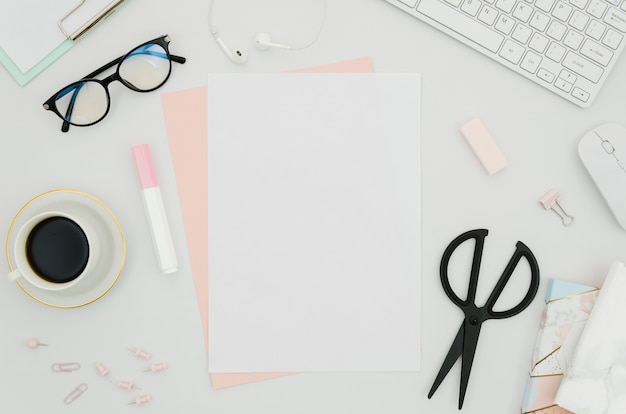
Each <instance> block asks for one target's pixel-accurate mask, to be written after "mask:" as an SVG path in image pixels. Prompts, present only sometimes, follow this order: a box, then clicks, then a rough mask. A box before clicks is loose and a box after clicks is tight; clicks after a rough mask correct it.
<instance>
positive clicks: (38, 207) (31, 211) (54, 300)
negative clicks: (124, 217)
mask: <svg viewBox="0 0 626 414" xmlns="http://www.w3.org/2000/svg"><path fill="white" fill-rule="evenodd" d="M51 210H57V211H65V212H68V213H71V212H73V211H80V213H81V215H84V216H85V217H87V219H88V220H89V221H90V223H89V224H90V225H91V226H93V228H94V230H95V232H96V233H98V235H99V236H100V237H101V245H102V246H103V248H101V253H100V260H99V262H98V263H99V265H98V267H97V268H96V269H95V271H96V272H97V273H98V274H97V275H94V276H95V277H90V280H93V282H90V283H89V284H88V285H87V284H83V283H80V284H77V285H75V286H72V287H69V288H68V289H65V290H63V291H61V292H53V291H48V290H44V289H41V288H38V287H36V286H34V285H32V284H31V283H29V282H27V281H25V280H20V281H17V282H15V283H17V284H18V285H19V286H20V288H22V290H23V291H24V292H25V293H26V294H27V295H28V296H30V297H31V298H33V299H35V300H36V301H38V302H41V303H43V304H44V305H48V306H52V307H55V308H76V307H79V306H84V305H88V304H90V303H92V302H95V301H96V300H98V299H100V298H101V297H102V296H104V295H105V294H106V293H107V292H108V291H109V290H110V289H111V288H112V287H113V285H114V284H115V282H117V279H118V278H119V276H120V273H121V272H122V268H123V267H124V261H125V259H126V242H125V240H124V233H123V232H122V228H121V226H120V224H119V222H118V221H117V219H116V218H115V216H114V215H113V213H112V212H111V210H109V208H108V207H107V206H106V205H105V204H104V203H103V202H102V201H100V200H98V199H97V198H96V197H94V196H92V195H90V194H87V193H84V192H82V191H78V190H65V189H63V190H52V191H48V192H46V193H43V194H40V195H38V196H37V197H35V198H33V199H32V200H30V201H29V202H28V203H26V204H25V205H24V206H23V207H22V208H21V209H20V211H19V212H18V213H17V215H16V216H15V218H14V219H13V221H12V222H11V226H10V227H9V233H8V235H7V244H6V257H7V262H8V264H9V270H13V264H12V259H13V260H14V258H13V257H12V256H13V253H12V252H13V244H14V243H15V233H16V232H17V229H19V228H20V227H21V226H22V224H24V223H25V222H26V221H27V220H28V219H29V218H30V217H32V216H34V215H36V214H38V213H42V212H44V211H51ZM14 229H15V231H14Z"/></svg>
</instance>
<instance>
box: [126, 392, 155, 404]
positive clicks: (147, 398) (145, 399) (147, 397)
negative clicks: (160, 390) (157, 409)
mask: <svg viewBox="0 0 626 414" xmlns="http://www.w3.org/2000/svg"><path fill="white" fill-rule="evenodd" d="M151 400H152V396H151V395H150V394H147V395H140V396H139V397H136V398H135V401H133V402H130V403H128V405H133V404H137V405H141V404H145V403H147V402H149V401H151Z"/></svg>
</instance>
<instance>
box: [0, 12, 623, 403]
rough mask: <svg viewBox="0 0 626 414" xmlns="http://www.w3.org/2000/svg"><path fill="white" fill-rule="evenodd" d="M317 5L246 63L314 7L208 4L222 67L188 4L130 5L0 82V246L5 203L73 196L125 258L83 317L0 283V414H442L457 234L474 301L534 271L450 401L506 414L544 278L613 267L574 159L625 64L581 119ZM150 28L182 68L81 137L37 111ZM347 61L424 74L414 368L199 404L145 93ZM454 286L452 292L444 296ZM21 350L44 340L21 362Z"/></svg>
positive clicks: (618, 244) (521, 373)
mask: <svg viewBox="0 0 626 414" xmlns="http://www.w3.org/2000/svg"><path fill="white" fill-rule="evenodd" d="M328 3H329V4H328V14H327V18H326V21H325V24H324V27H323V30H322V32H321V34H320V37H319V40H318V41H317V42H316V43H315V44H314V45H313V46H311V47H310V48H308V49H306V50H302V51H282V50H270V51H267V52H260V51H257V50H255V49H254V47H253V46H252V39H253V38H254V36H255V35H256V33H257V32H259V31H268V32H270V33H271V34H272V36H273V38H274V40H275V41H277V42H282V43H287V44H290V45H293V46H298V45H300V44H306V43H308V42H309V40H310V39H311V36H312V35H313V34H314V33H315V31H316V30H317V26H318V24H319V21H320V18H321V10H322V7H321V2H320V1H315V0H267V1H263V2H260V1H251V0H224V1H219V0H218V1H217V2H216V4H215V16H214V17H215V23H216V25H219V27H220V29H221V34H222V37H223V38H224V40H225V41H226V42H227V43H228V44H229V45H230V46H231V47H233V48H235V47H238V48H241V49H243V50H244V51H246V52H247V53H248V56H249V61H248V63H247V64H246V65H245V66H235V65H234V64H232V63H231V62H230V61H228V60H227V59H226V58H225V57H224V55H223V54H222V53H221V51H220V50H219V49H218V47H217V45H216V43H215V42H214V41H213V39H212V38H211V35H210V32H209V29H208V23H207V11H208V3H207V2H206V1H198V0H179V1H176V2H174V1H163V0H150V1H149V0H129V1H128V2H127V4H126V5H124V6H123V8H122V9H121V10H120V11H119V12H118V13H116V14H115V15H113V16H112V17H110V18H109V20H108V21H107V22H106V23H104V24H103V25H101V26H100V27H98V28H97V29H96V30H95V31H93V32H92V33H90V34H89V35H88V36H87V37H85V38H83V39H82V40H81V41H80V42H79V43H78V44H77V45H76V46H75V47H74V48H73V49H71V50H70V51H69V52H68V53H67V54H66V55H64V56H63V57H62V58H61V59H60V60H59V61H57V62H55V63H54V64H53V65H52V66H51V67H50V68H48V69H47V70H46V71H45V72H43V73H42V74H41V75H40V76H38V77H37V78H36V79H35V80H33V81H32V82H31V83H30V84H28V85H27V86H25V87H24V88H20V87H19V86H17V84H16V83H15V82H14V81H13V79H12V78H11V77H10V76H9V75H8V73H6V71H3V70H0V125H1V126H2V129H1V130H0V137H1V139H0V177H2V185H3V191H2V199H1V201H2V202H1V203H0V234H6V233H7V231H8V227H9V225H10V223H11V220H12V219H13V217H14V215H15V214H16V212H17V211H18V209H19V208H20V207H21V206H22V205H23V204H24V203H25V202H26V201H28V200H29V199H31V198H32V197H33V196H35V195H37V194H40V193H42V192H45V191H48V190H51V189H54V188H77V189H80V190H83V191H86V192H89V193H91V194H93V195H95V196H96V197H98V198H100V199H102V200H103V201H104V202H105V203H106V204H107V205H108V206H109V207H110V208H111V210H113V212H114V213H115V214H116V216H117V218H118V219H119V221H120V222H121V225H122V227H123V229H124V232H125V235H126V242H127V246H128V256H127V261H126V266H125V268H124V271H123V273H122V276H121V277H120V280H119V282H118V283H117V284H116V286H114V288H113V289H112V290H111V291H110V292H109V294H107V295H106V296H105V297H104V298H102V299H101V300H99V301H97V302H95V303H94V304H91V305H89V306H87V307H85V308H80V309H73V310H63V309H53V308H49V307H46V306H44V305H41V304H39V303H37V302H35V301H33V300H32V299H30V298H28V297H27V296H26V295H25V294H24V293H23V292H22V291H21V290H19V288H18V287H17V286H15V285H10V284H8V282H7V284H0V286H2V287H1V288H0V327H1V328H2V335H0V409H1V410H2V412H19V413H33V412H37V411H43V410H46V411H47V412H52V413H64V412H68V413H69V412H86V411H88V412H92V413H111V412H130V410H142V411H143V412H154V413H165V412H172V411H174V410H181V411H185V412H190V413H200V412H215V413H251V412H259V413H320V412H325V413H379V412H393V413H417V412H437V413H454V412H457V408H456V406H457V398H458V384H459V373H460V369H459V367H460V365H457V366H455V368H454V369H453V370H452V371H451V373H450V375H449V377H448V378H446V380H445V381H444V383H443V384H442V386H441V388H440V389H439V391H438V392H437V393H436V394H435V396H434V397H433V399H432V400H428V399H427V398H426V394H427V393H428V390H429V388H430V385H431V383H432V381H433V379H434V377H435V375H436V373H437V370H438V369H439V366H440V363H441V361H442V360H443V357H444V356H445V353H446V352H447V349H448V347H449V345H450V343H451V341H452V339H453V337H454V335H455V334H456V332H457V330H458V327H459V325H460V323H461V318H462V314H461V312H460V311H459V310H458V309H457V308H456V307H455V306H454V305H453V304H452V303H451V302H450V301H449V300H448V299H447V297H446V296H445V294H444V293H443V290H442V288H441V285H440V283H439V275H438V270H439V261H440V259H441V254H442V253H443V250H444V249H445V247H446V246H447V244H448V243H449V242H450V241H451V240H452V239H453V238H454V237H456V236H457V235H458V234H460V233H461V232H464V231H466V230H470V229H473V228H487V229H489V230H490V234H489V236H488V237H487V240H486V246H485V255H484V258H483V269H482V272H481V279H480V291H479V299H481V298H482V299H484V298H485V297H486V294H488V293H489V291H490V290H491V288H492V286H493V283H494V279H495V278H497V276H499V274H500V272H501V270H502V269H503V267H504V264H505V263H506V262H507V261H508V259H509V257H510V255H511V254H512V253H513V250H514V245H515V242H516V241H517V240H521V241H523V242H524V243H526V244H527V245H528V246H529V247H530V248H531V249H532V250H533V251H534V253H535V255H536V256H537V259H538V261H539V265H540V268H541V274H542V278H543V280H542V283H541V286H540V289H539V294H538V297H537V299H536V300H535V302H534V303H533V304H532V305H531V307H530V308H528V309H527V310H526V311H525V312H523V313H522V314H520V315H518V316H517V317H515V318H512V319H509V320H501V321H488V322H487V323H486V324H485V325H484V326H483V330H482V332H481V337H480V340H479V344H478V350H477V353H476V359H475V361H474V367H473V370H472V375H471V379H470V384H469V389H468V394H467V397H466V400H465V407H464V412H466V413H472V414H478V413H481V414H483V413H517V412H519V407H520V405H521V398H522V394H523V391H524V385H525V381H526V375H527V372H528V368H529V366H528V365H529V360H530V356H531V354H532V347H533V343H534V340H535V335H536V332H537V328H538V324H539V317H540V314H541V311H542V309H543V300H542V297H543V295H544V294H545V288H546V285H547V284H546V281H547V279H548V278H550V277H558V278H563V279H566V280H570V281H575V282H580V283H586V284H595V285H601V283H602V281H603V279H604V276H605V275H606V272H607V271H608V269H609V266H610V264H611V262H612V261H614V260H620V261H626V243H625V242H626V233H625V232H624V230H622V229H621V228H620V227H619V226H618V224H617V222H616V221H615V219H614V218H613V217H612V215H611V213H610V211H609V209H608V207H607V206H606V205H605V204H604V202H603V200H602V199H601V197H600V195H599V193H598V192H597V190H596V189H595V187H594V186H593V183H592V182H591V179H590V178H589V176H588V175H587V173H586V171H585V170H584V167H583V166H582V164H581V162H580V160H579V159H578V155H577V150H576V149H577V142H578V140H579V139H580V138H581V137H582V136H583V134H584V133H586V132H587V131H588V130H590V129H591V128H593V127H595V126H597V125H599V124H602V123H604V122H620V123H622V124H625V123H626V119H625V118H626V116H625V113H624V107H625V105H624V104H625V98H624V94H625V93H626V76H624V72H625V69H626V62H625V61H624V59H622V60H621V61H620V62H619V63H618V64H617V66H616V67H615V71H614V73H613V75H612V76H611V77H610V78H609V79H608V82H607V83H606V85H605V87H604V90H603V91H602V93H601V95H600V96H599V97H598V98H597V100H596V102H595V103H594V105H593V106H592V107H591V108H589V109H580V108H579V107H577V106H574V105H573V104H570V103H568V102H566V101H564V100H563V99H561V98H559V97H557V96H555V95H553V94H551V93H549V92H547V91H545V90H544V89H542V88H540V87H539V86H537V85H535V84H533V83H531V82H528V81H526V80H525V79H523V78H521V77H520V76H519V75H517V74H515V73H513V72H511V71H509V70H507V69H505V68H502V67H500V66H499V65H497V64H495V63H493V62H492V61H491V60H489V59H487V58H485V57H483V56H482V55H480V54H479V53H477V52H475V51H473V50H471V49H469V48H467V47H466V46H464V45H462V44H460V43H458V42H456V41H454V40H452V39H450V38H449V37H447V36H446V35H444V34H441V33H439V32H437V31H435V30H433V29H432V28H430V27H429V26H427V25H425V24H423V23H420V22H418V21H416V20H415V19H413V18H412V17H410V16H408V15H405V14H404V13H402V12H401V11H399V10H396V9H395V8H393V7H391V6H389V5H388V4H386V3H385V2H383V1H382V0H341V1H340V0H329V2H328ZM164 33H168V34H169V35H170V36H171V38H172V43H171V45H170V46H171V51H172V53H174V54H179V55H182V56H185V57H187V59H188V61H187V63H186V64H185V65H178V64H175V65H174V68H173V73H172V76H171V79H170V80H169V81H168V83H167V84H166V85H165V86H164V87H163V88H162V89H160V90H159V91H157V92H154V93H150V94H138V93H135V92H131V91H129V90H127V89H125V88H124V87H122V86H121V85H120V84H114V85H112V86H111V93H112V100H113V103H112V110H111V112H110V114H109V116H108V117H107V118H106V119H105V120H104V121H103V122H101V123H100V124H98V125H97V126H93V127H90V128H72V129H71V130H70V132H69V133H66V134H64V133H61V132H60V127H61V122H60V120H59V119H58V118H57V117H55V116H54V115H52V114H51V113H48V112H46V111H44V110H43V109H42V107H41V104H42V103H43V102H44V101H45V100H46V99H47V98H48V97H49V96H50V95H52V94H53V93H54V92H55V91H57V90H58V89H60V88H61V87H62V86H64V85H66V84H68V83H70V82H72V81H74V80H76V79H78V78H80V77H81V76H84V75H85V74H87V73H89V72H91V71H92V70H94V69H95V68H97V67H99V66H101V65H102V64H104V63H106V62H108V61H109V60H111V59H113V58H115V57H117V56H119V55H121V54H123V53H125V52H126V51H128V50H129V49H130V48H132V47H134V46H135V45H137V44H139V43H142V42H144V41H146V40H149V39H152V38H155V37H157V36H159V35H161V34H164ZM36 35H37V34H36V33H33V36H36ZM361 56H371V58H372V60H373V63H374V68H375V70H376V71H377V72H419V73H421V74H422V131H421V132H422V133H421V136H422V229H423V231H422V246H423V248H422V315H423V316H422V335H423V336H422V356H423V359H422V371H421V372H419V373H402V374H395V373H388V374H296V375H292V376H288V377H283V378H279V379H273V380H267V381H263V382H259V383H255V384H248V385H242V386H236V387H232V388H228V389H223V390H214V389H212V388H211V385H210V380H209V376H208V374H207V372H206V356H205V348H204V343H203V335H202V329H201V326H200V318H199V314H198V310H197V304H196V296H195V292H194V287H193V280H192V276H191V271H190V265H189V261H188V257H187V255H186V244H185V235H184V231H183V226H182V218H181V216H180V210H179V204H178V197H177V190H176V186H175V181H174V175H173V171H172V165H171V160H170V156H169V152H168V143H167V136H166V134H165V127H164V121H163V117H162V109H161V102H160V97H159V93H162V92H167V91H175V90H180V89H185V88H191V87H196V86H202V85H204V84H205V79H206V74H207V72H233V73H238V72H242V73H245V72H280V71H285V70H290V69H299V68H304V67H309V66H316V65H321V64H325V63H332V62H337V61H341V60H346V59H351V58H357V57H361ZM473 117H479V118H480V119H481V120H482V121H483V123H484V124H485V125H486V126H487V128H488V129H489V131H490V132H491V134H492V135H493V137H494V139H495V140H496V142H497V144H498V145H499V147H500V149H501V150H502V152H503V153H504V155H505V157H506V158H507V160H508V161H509V166H508V167H506V168H505V169H504V170H503V171H501V172H500V173H498V174H497V175H495V176H488V175H486V174H485V172H484V171H483V169H482V167H481V166H480V164H479V163H478V161H477V160H476V158H475V157H474V155H473V154H472V153H471V152H470V150H469V147H468V145H467V144H466V143H465V142H464V140H463V138H462V137H461V136H460V134H459V131H458V129H459V127H460V126H461V125H462V124H464V123H465V122H467V121H468V120H470V119H471V118H473ZM242 122H246V120H245V119H242ZM139 143H149V144H150V145H151V147H152V152H153V157H154V160H155V163H156V166H157V171H158V175H159V178H160V181H161V190H162V192H163V194H164V197H165V202H166V209H167V211H168V213H169V215H170V219H171V222H172V228H173V232H174V238H175V242H176V247H177V249H178V253H179V256H180V261H181V266H180V271H179V272H178V274H176V275H169V276H164V275H161V274H160V273H159V271H158V269H157V266H156V261H155V258H154V253H153V250H152V245H151V242H150V238H149V231H148V227H147V223H146V220H145V216H144V213H143V206H142V202H141V196H140V192H139V182H138V179H137V177H136V172H135V166H134V165H133V160H132V156H131V151H130V147H131V146H133V145H136V144H139ZM551 188H556V189H557V190H558V191H559V192H560V193H561V194H562V200H561V201H562V205H563V206H564V207H565V208H566V209H567V210H568V212H570V213H571V214H573V215H574V216H575V218H576V221H575V223H574V224H573V225H572V226H571V227H569V228H566V227H564V226H562V225H561V223H560V220H559V218H558V217H557V216H556V215H555V214H554V213H552V212H549V211H545V210H544V209H543V208H542V207H541V206H540V204H539V202H538V200H539V198H541V197H542V196H543V195H544V194H545V193H546V192H547V191H548V190H549V189H551ZM466 250H467V249H466ZM465 253H468V252H465ZM466 256H469V254H466ZM461 258H463V252H462V251H460V252H459V256H458V257H457V259H456V260H454V261H453V263H452V265H451V273H455V272H453V270H458V272H456V273H457V274H459V276H458V278H459V279H463V277H464V276H465V274H464V273H466V272H467V270H468V269H469V264H468V263H464V262H463V260H461ZM520 268H523V266H520ZM4 270H5V271H8V266H6V265H5V267H4ZM519 276H520V277H518V278H516V279H517V280H516V281H515V282H514V283H513V282H512V283H511V287H513V288H514V287H515V286H516V285H517V287H519V289H520V290H521V289H524V288H525V287H526V283H527V280H525V277H524V274H523V272H520V274H519ZM455 286H456V287H458V288H459V290H460V289H463V288H465V285H464V283H462V282H458V283H456V284H455ZM520 295H521V293H519V292H515V291H514V289H510V290H509V291H508V292H505V295H503V298H502V299H503V301H504V302H506V301H507V300H509V303H514V302H515V299H517V298H518V297H519V296H520ZM29 337H37V338H39V339H40V340H42V341H45V342H46V343H48V344H50V345H49V346H48V347H42V348H39V349H37V350H30V349H27V348H26V346H25V341H26V339H27V338H29ZM132 346H140V347H144V348H146V349H148V350H150V351H152V352H153V353H154V357H153V361H154V362H159V361H164V362H167V363H168V364H169V365H170V369H169V370H167V371H165V372H161V373H158V374H149V373H140V372H139V371H142V370H144V369H146V365H147V363H146V362H144V361H142V360H138V359H136V358H134V357H133V355H132V354H131V353H130V352H129V351H128V350H127V349H126V348H128V347H132ZM65 361H77V362H80V363H81V364H82V365H83V368H82V369H81V370H79V371H77V372H75V373H71V374H54V373H52V372H51V371H50V368H49V366H50V365H51V364H52V363H56V362H65ZM97 361H102V362H103V363H104V364H105V365H106V366H107V367H108V368H109V369H110V370H111V373H112V376H114V377H115V378H120V379H128V380H131V379H134V380H135V381H136V382H137V383H138V385H139V386H140V387H141V388H143V390H144V391H143V392H150V393H152V395H153V397H154V399H153V401H152V402H151V403H150V404H148V405H144V406H141V407H136V406H132V405H131V406H129V405H127V404H128V403H129V402H130V401H132V398H133V395H134V394H132V393H127V392H125V391H123V390H118V389H116V388H115V387H114V386H113V385H112V384H110V383H108V382H107V379H106V378H101V377H99V376H98V374H97V372H96V370H95V368H94V367H93V366H94V363H95V362H97ZM81 382H85V383H87V384H88V385H89V389H88V391H87V393H86V394H84V395H83V396H82V397H80V399H79V400H77V401H76V402H74V403H73V404H71V405H69V406H66V405H65V404H63V402H62V400H63V398H64V397H65V395H66V394H67V393H68V392H69V391H70V390H71V389H73V388H74V387H75V386H76V385H78V384H79V383H81Z"/></svg>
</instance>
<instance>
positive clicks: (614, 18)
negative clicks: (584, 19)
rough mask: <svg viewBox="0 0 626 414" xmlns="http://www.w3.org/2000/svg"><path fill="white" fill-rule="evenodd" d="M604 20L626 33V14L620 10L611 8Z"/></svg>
mask: <svg viewBox="0 0 626 414" xmlns="http://www.w3.org/2000/svg"><path fill="white" fill-rule="evenodd" d="M604 22H605V23H606V24H608V25H610V26H613V27H614V28H616V29H617V30H619V31H620V32H622V33H626V14H624V13H622V12H621V11H619V10H613V9H611V10H609V12H608V13H607V14H606V16H604Z"/></svg>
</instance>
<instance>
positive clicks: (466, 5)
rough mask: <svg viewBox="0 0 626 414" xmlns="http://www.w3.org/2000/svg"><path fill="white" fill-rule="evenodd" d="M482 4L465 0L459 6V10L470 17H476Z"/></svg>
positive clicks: (477, 0)
mask: <svg viewBox="0 0 626 414" xmlns="http://www.w3.org/2000/svg"><path fill="white" fill-rule="evenodd" d="M481 5H482V3H481V2H480V1H479V0H465V1H464V2H463V5H462V6H461V10H463V11H464V12H465V13H467V14H469V15H470V16H476V15H477V14H478V10H479V9H480V6H481Z"/></svg>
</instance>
